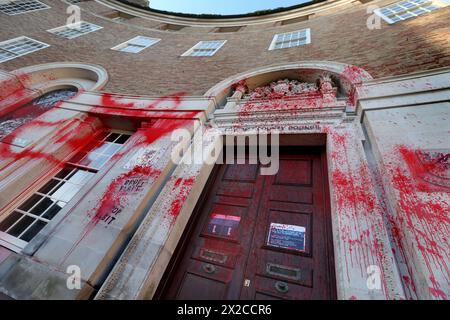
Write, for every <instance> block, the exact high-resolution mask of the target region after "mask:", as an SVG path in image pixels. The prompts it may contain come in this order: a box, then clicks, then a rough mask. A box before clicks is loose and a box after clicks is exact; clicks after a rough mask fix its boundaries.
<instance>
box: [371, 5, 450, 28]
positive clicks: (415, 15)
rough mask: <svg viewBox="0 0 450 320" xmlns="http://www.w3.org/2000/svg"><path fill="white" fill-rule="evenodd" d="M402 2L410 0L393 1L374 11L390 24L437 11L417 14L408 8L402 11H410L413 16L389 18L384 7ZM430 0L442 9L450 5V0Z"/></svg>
mask: <svg viewBox="0 0 450 320" xmlns="http://www.w3.org/2000/svg"><path fill="white" fill-rule="evenodd" d="M402 2H408V0H400V1H396V2H393V3H391V4H389V5H386V6H384V7H381V8H378V9H375V10H374V11H373V12H374V13H375V14H376V15H378V16H379V17H381V18H382V19H383V20H384V21H386V22H387V23H389V24H394V23H397V22H401V21H405V20H409V19H412V18H416V17H420V16H423V15H425V14H428V13H431V12H434V11H436V10H434V11H429V12H427V13H423V14H419V15H418V14H415V13H413V12H411V11H410V10H411V9H408V10H405V11H402V13H405V12H408V13H410V14H411V15H413V17H409V18H406V19H402V18H401V19H402V20H399V21H394V20H392V19H391V18H389V16H386V15H385V14H383V13H382V12H381V11H382V10H383V9H387V8H389V7H391V6H393V5H396V4H397V5H398V4H400V3H402ZM429 2H430V4H432V5H434V6H436V7H439V8H440V9H442V8H444V7H446V6H448V5H450V0H430V1H429ZM420 7H421V6H417V7H415V8H414V9H412V10H415V9H418V8H420Z"/></svg>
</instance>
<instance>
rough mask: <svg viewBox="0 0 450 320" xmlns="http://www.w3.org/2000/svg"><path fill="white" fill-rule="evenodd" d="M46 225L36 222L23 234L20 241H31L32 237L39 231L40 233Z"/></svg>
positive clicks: (42, 222) (39, 221)
mask: <svg viewBox="0 0 450 320" xmlns="http://www.w3.org/2000/svg"><path fill="white" fill-rule="evenodd" d="M46 224H47V223H46V222H44V221H41V220H37V221H36V222H35V223H34V224H33V225H32V226H31V227H30V228H29V229H28V230H27V232H25V233H24V234H23V235H22V236H21V237H20V239H22V240H23V241H27V242H28V241H30V240H31V239H33V237H34V236H35V235H37V234H38V232H39V231H41V229H42V228H43V227H45V225H46Z"/></svg>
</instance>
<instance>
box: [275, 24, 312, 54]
mask: <svg viewBox="0 0 450 320" xmlns="http://www.w3.org/2000/svg"><path fill="white" fill-rule="evenodd" d="M303 31H304V32H305V42H306V43H305V44H304V45H307V44H310V43H311V28H306V29H300V30H294V31H289V32H284V33H277V34H276V35H274V36H273V39H272V42H271V43H270V46H269V51H272V50H281V49H289V48H296V47H301V46H303V45H298V46H292V47H286V48H275V45H276V43H277V40H278V37H280V36H283V35H285V34H290V33H294V32H303Z"/></svg>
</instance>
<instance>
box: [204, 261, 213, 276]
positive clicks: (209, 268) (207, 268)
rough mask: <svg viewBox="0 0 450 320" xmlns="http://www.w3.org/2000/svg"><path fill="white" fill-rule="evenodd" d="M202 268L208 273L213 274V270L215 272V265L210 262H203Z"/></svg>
mask: <svg viewBox="0 0 450 320" xmlns="http://www.w3.org/2000/svg"><path fill="white" fill-rule="evenodd" d="M202 269H203V271H205V272H206V273H209V274H213V273H214V272H216V267H215V266H213V265H212V264H210V263H206V264H204V265H203V266H202Z"/></svg>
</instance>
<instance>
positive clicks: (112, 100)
mask: <svg viewBox="0 0 450 320" xmlns="http://www.w3.org/2000/svg"><path fill="white" fill-rule="evenodd" d="M185 95H186V93H185V92H179V93H175V94H171V95H167V96H162V97H159V98H158V99H156V101H154V102H151V103H146V104H143V103H142V102H136V101H129V102H126V101H125V100H126V99H127V98H126V97H122V96H120V95H115V94H111V93H103V94H102V97H101V103H100V106H107V107H114V108H123V109H133V108H138V109H139V108H142V109H147V110H151V109H162V110H175V109H177V108H178V107H179V106H180V104H181V101H182V99H183V97H184V96H185ZM165 102H170V103H171V105H169V106H166V107H161V106H160V105H161V104H162V103H165Z"/></svg>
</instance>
